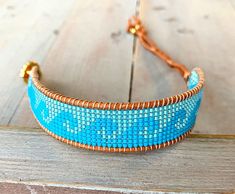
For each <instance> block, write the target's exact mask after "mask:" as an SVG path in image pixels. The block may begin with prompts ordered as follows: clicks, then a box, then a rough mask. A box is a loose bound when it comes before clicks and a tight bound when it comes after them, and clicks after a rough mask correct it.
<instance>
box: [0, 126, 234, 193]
mask: <svg viewBox="0 0 235 194" xmlns="http://www.w3.org/2000/svg"><path fill="white" fill-rule="evenodd" d="M0 138H1V141H0V147H1V149H0V172H1V173H0V181H4V180H11V181H18V182H19V181H23V182H41V183H43V182H44V183H46V182H48V183H50V182H51V183H53V182H58V183H65V184H66V183H67V184H75V185H76V184H77V185H79V184H81V185H85V186H99V187H107V188H126V189H127V188H128V189H136V190H146V191H157V190H162V191H164V190H165V189H166V190H167V189H169V190H172V191H184V192H186V191H194V192H200V191H204V192H232V191H233V189H234V185H235V152H234V149H235V140H234V139H230V140H226V139H219V140H218V139H201V138H192V139H186V140H185V141H183V142H181V143H178V144H176V145H175V146H171V147H169V148H167V149H163V150H159V151H152V152H146V153H139V154H111V153H110V154H107V153H100V152H92V151H86V150H82V149H76V148H73V147H71V146H68V145H66V144H63V143H60V142H58V141H56V140H54V139H53V138H51V137H50V136H48V135H46V134H45V133H44V132H42V131H41V130H37V129H34V130H31V129H15V128H11V129H10V128H2V129H1V130H0Z"/></svg>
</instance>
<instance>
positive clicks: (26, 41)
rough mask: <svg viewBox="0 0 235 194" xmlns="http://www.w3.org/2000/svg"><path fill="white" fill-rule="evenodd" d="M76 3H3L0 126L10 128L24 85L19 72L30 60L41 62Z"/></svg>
mask: <svg viewBox="0 0 235 194" xmlns="http://www.w3.org/2000/svg"><path fill="white" fill-rule="evenodd" d="M73 2H74V0H68V1H64V2H60V3H58V1H57V0H51V1H47V0H40V1H38V0H37V1H33V2H32V1H31V0H22V1H17V0H12V1H10V0H5V1H3V2H1V3H0V34H1V38H0V72H1V82H0V110H1V111H0V124H1V125H7V124H9V123H10V122H11V120H12V117H13V115H14V113H15V111H16V109H17V107H18V105H19V103H20V102H21V100H22V98H23V95H24V92H25V84H24V83H23V82H22V80H21V79H20V78H19V76H18V75H19V70H20V68H21V67H22V65H23V64H24V63H25V62H26V61H27V60H29V59H35V60H37V61H39V62H42V61H43V59H44V57H45V55H46V54H47V52H48V50H49V49H50V46H51V44H52V43H53V42H54V40H55V38H56V33H55V32H56V30H57V29H58V28H59V27H60V25H61V24H62V23H63V21H64V18H65V17H66V15H67V14H68V12H69V10H70V8H71V6H72V4H73Z"/></svg>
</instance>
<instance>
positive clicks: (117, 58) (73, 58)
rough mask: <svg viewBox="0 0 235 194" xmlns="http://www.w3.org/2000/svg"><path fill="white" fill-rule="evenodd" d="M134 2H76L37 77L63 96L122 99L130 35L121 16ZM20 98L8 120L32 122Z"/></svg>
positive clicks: (22, 123) (132, 8)
mask: <svg viewBox="0 0 235 194" xmlns="http://www.w3.org/2000/svg"><path fill="white" fill-rule="evenodd" d="M135 8H136V1H131V2H129V3H128V4H127V3H126V2H124V1H123V2H122V1H118V0H116V1H107V0H102V2H100V3H95V1H94V0H89V1H85V2H84V1H77V2H76V4H74V8H73V10H72V11H71V14H70V16H69V17H68V18H67V19H66V21H65V22H64V25H63V27H62V28H61V29H60V30H59V35H58V37H57V40H56V42H55V44H54V45H53V47H52V48H51V49H50V51H49V52H48V56H47V58H46V60H45V61H44V62H43V63H44V64H43V65H42V72H43V78H42V79H43V81H44V82H45V84H46V85H47V86H48V87H49V88H52V89H55V90H57V91H59V92H61V93H63V94H65V95H70V96H74V97H78V98H81V99H88V100H98V101H99V100H100V101H115V102H116V101H128V98H129V85H130V71H131V62H132V46H133V37H131V36H129V35H128V34H127V33H126V25H127V20H128V18H129V17H130V15H132V14H133V13H135ZM25 109H29V108H28V103H27V100H26V97H24V99H23V101H22V104H21V105H20V106H19V109H18V110H17V112H16V114H15V117H14V118H13V119H12V122H11V125H17V126H28V127H36V126H38V125H37V124H35V121H34V120H33V122H32V120H30V121H29V118H32V116H31V113H30V112H28V111H26V110H25Z"/></svg>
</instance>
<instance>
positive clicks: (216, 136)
mask: <svg viewBox="0 0 235 194" xmlns="http://www.w3.org/2000/svg"><path fill="white" fill-rule="evenodd" d="M3 130H16V131H30V132H42V133H44V131H42V130H41V128H40V127H38V128H31V127H22V126H7V125H6V126H4V125H1V126H0V131H3ZM187 138H198V139H235V134H232V135H231V134H202V133H198V134H189V136H188V137H187Z"/></svg>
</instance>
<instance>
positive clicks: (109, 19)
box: [0, 0, 235, 193]
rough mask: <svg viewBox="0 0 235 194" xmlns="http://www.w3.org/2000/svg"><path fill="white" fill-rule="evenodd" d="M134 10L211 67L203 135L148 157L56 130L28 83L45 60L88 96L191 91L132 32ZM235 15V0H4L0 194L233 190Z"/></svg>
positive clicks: (161, 40) (64, 88)
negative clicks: (24, 76)
mask: <svg viewBox="0 0 235 194" xmlns="http://www.w3.org/2000/svg"><path fill="white" fill-rule="evenodd" d="M135 13H137V14H139V15H140V17H141V19H142V21H143V23H144V24H145V26H146V28H147V29H148V31H149V35H150V36H151V37H152V38H153V39H154V40H156V42H157V43H158V45H159V46H160V47H161V48H162V49H163V50H165V51H166V52H167V53H169V54H170V55H171V56H172V57H173V58H174V59H175V60H177V61H179V62H182V63H184V64H186V65H187V66H188V67H189V68H190V69H191V68H193V67H194V66H196V65H198V66H200V67H202V68H203V69H204V70H205V72H206V88H205V95H204V99H203V103H202V107H201V110H200V114H199V117H198V121H197V123H196V126H195V128H194V131H193V134H192V135H191V136H190V137H189V138H188V139H186V140H185V141H183V142H182V143H179V144H177V145H175V146H172V147H170V148H167V149H164V150H160V151H153V152H148V153H141V154H104V153H97V152H90V151H85V150H80V149H75V148H72V147H70V146H67V145H64V144H62V143H60V142H58V141H56V140H54V139H52V138H51V137H49V136H47V135H46V134H45V133H44V132H42V131H41V130H40V129H39V126H38V125H37V124H36V122H35V120H34V119H33V116H32V113H31V111H30V109H29V105H28V99H27V94H26V86H25V85H24V83H23V82H22V80H20V78H18V73H19V69H20V67H21V66H22V64H24V63H25V62H26V61H27V60H29V59H33V60H36V61H38V62H39V63H41V64H42V71H43V77H42V80H43V82H44V83H45V84H46V85H47V86H49V87H50V88H53V89H55V90H58V91H60V92H62V93H64V94H66V95H71V96H74V97H80V98H85V99H89V100H105V101H107V100H110V101H129V100H131V101H137V100H152V99H155V98H160V97H164V96H167V95H171V94H175V93H178V92H180V91H183V90H185V84H184V82H183V80H182V79H181V77H180V76H179V75H178V73H177V72H175V71H174V70H172V69H169V68H168V67H167V66H166V65H165V64H164V63H162V62H161V61H160V60H159V59H157V58H156V57H154V56H152V55H151V54H150V53H148V52H147V51H146V50H144V49H143V48H142V46H141V45H140V44H139V43H138V40H136V39H134V38H133V37H132V36H130V35H128V34H126V32H125V28H126V22H127V19H128V18H129V17H130V16H131V15H133V14H135ZM234 20H235V1H234V0H230V1H229V0H223V1H220V0H213V1H211V0H191V1H188V0H175V1H165V0H158V1H155V0H148V1H144V0H142V1H137V0H132V1H128V3H127V2H126V1H120V0H114V1H108V0H102V1H99V3H98V2H97V1H94V0H88V1H80V0H68V1H60V2H59V3H58V1H56V0H50V1H46V0H37V1H30V0H21V1H16V0H1V1H0V35H1V36H0V72H1V82H0V110H1V112H0V138H1V141H0V147H1V148H0V182H1V183H0V190H1V191H3V192H4V193H6V192H7V191H11V192H12V193H19V192H22V193H30V192H31V193H35V192H36V193H53V192H54V193H58V192H60V193H66V192H67V193H77V192H83V193H89V192H93V193H95V192H100V193H115V192H124V193H131V192H132V193H142V192H148V191H149V192H150V191H154V192H158V191H162V192H211V193H216V192H217V193H221V192H226V193H233V192H234V188H235V162H234V161H235V127H234V124H233V122H234V115H235V97H234V96H235V87H234V83H235V77H234V74H235V57H234V48H235V25H233V23H234ZM195 64H196V65H195Z"/></svg>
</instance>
